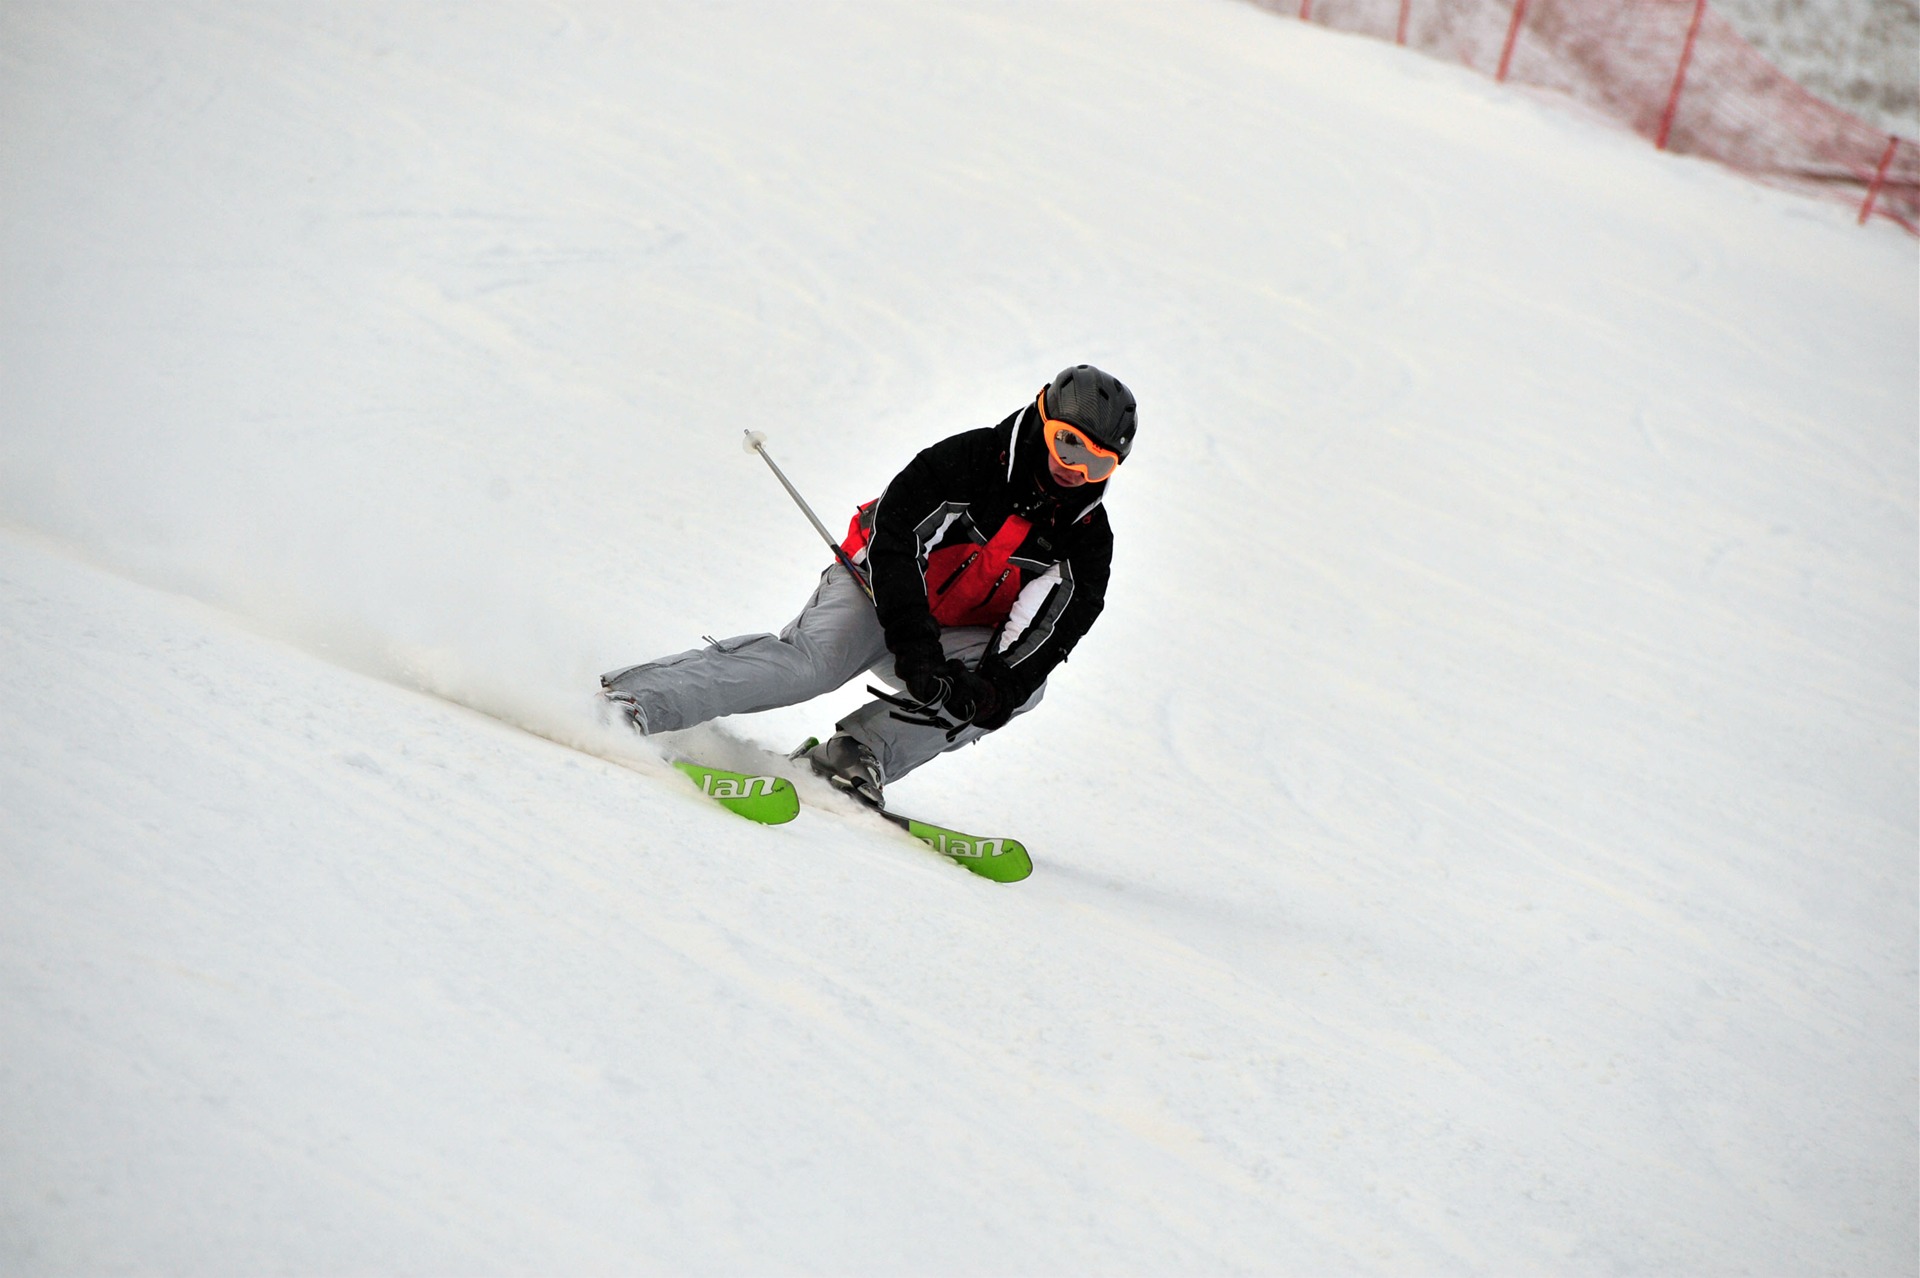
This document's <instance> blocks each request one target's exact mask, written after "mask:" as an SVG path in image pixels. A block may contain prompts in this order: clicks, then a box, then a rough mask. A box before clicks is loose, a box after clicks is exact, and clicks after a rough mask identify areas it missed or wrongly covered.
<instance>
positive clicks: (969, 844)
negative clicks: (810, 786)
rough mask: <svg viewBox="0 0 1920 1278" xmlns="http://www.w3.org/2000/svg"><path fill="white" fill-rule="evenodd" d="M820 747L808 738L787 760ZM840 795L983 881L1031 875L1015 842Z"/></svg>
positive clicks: (858, 794) (855, 793) (855, 794)
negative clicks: (956, 828) (903, 813)
mask: <svg viewBox="0 0 1920 1278" xmlns="http://www.w3.org/2000/svg"><path fill="white" fill-rule="evenodd" d="M819 744H820V738H819V737H808V738H807V739H806V740H805V741H803V742H801V744H800V748H799V749H798V750H795V751H794V752H793V753H792V754H789V755H788V756H787V757H788V758H789V759H799V758H801V757H802V756H804V755H805V754H806V753H807V751H809V750H811V749H813V748H814V747H815V746H817V745H819ZM841 793H843V794H846V795H847V796H848V797H850V798H852V799H854V800H855V801H857V802H859V803H861V804H863V805H865V806H866V807H869V808H871V809H873V810H874V811H875V812H878V813H879V814H880V815H881V816H883V817H885V818H886V819H887V820H889V821H891V822H893V824H895V825H897V826H899V827H900V828H901V829H903V830H905V831H906V832H907V833H908V834H911V835H912V836H913V837H914V838H916V839H918V840H920V841H921V842H922V843H924V844H926V845H927V846H928V847H930V848H932V849H933V850H934V851H935V852H938V853H939V854H940V855H941V856H944V857H946V858H947V859H948V860H949V861H953V862H955V863H956V864H958V865H962V866H965V867H966V868H967V869H969V870H972V871H973V872H974V873H975V874H978V875H979V876H980V877H981V878H983V879H992V880H993V881H994V882H995V883H1018V882H1019V881H1020V880H1021V879H1024V878H1026V877H1027V876H1028V875H1029V874H1032V873H1033V858H1032V857H1030V856H1028V855H1027V846H1026V844H1024V843H1022V842H1020V840H1018V839H982V838H978V837H976V836H974V835H971V834H962V833H961V832H960V831H958V830H949V829H948V828H947V827H945V826H944V825H934V824H932V823H930V822H927V821H916V820H914V819H913V818H912V817H910V816H902V815H901V814H900V813H898V812H889V811H887V809H886V806H885V805H884V804H882V803H879V802H876V801H875V800H873V799H871V798H868V797H867V795H866V794H865V793H864V792H862V791H859V790H843V791H841Z"/></svg>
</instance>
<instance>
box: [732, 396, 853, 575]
mask: <svg viewBox="0 0 1920 1278" xmlns="http://www.w3.org/2000/svg"><path fill="white" fill-rule="evenodd" d="M745 447H746V450H747V451H748V452H750V453H759V454H760V460H761V461H763V462H765V463H766V464H767V466H768V468H769V469H771V470H772V471H773V477H774V478H775V479H777V480H779V481H780V486H781V487H782V488H784V489H786V490H787V496H789V497H791V498H793V504H794V505H796V506H798V507H800V513H801V514H803V515H805V516H806V517H807V521H808V522H809V523H811V524H812V525H813V529H814V531H815V532H817V533H819V534H820V539H821V540H822V541H824V542H826V543H827V548H828V549H829V550H831V551H833V557H834V558H835V559H838V560H839V561H840V566H841V567H842V568H845V569H846V570H847V571H848V572H850V573H852V574H853V579H854V580H855V581H856V582H858V583H859V584H860V589H862V590H864V591H866V592H867V598H869V599H871V598H873V587H872V586H871V585H869V584H868V582H867V575H866V574H865V573H863V572H861V571H860V570H859V569H858V568H856V567H855V566H854V563H853V558H852V556H850V555H848V554H847V552H846V551H844V550H842V549H840V543H839V542H837V541H835V540H834V539H833V534H832V533H830V532H828V531H827V526H826V525H825V524H823V523H821V522H820V517H819V516H818V515H816V514H814V513H813V507H811V506H809V505H807V499H806V498H805V497H802V496H801V495H800V490H799V489H798V488H795V487H794V486H793V481H792V480H790V479H788V478H787V476H786V472H785V471H783V470H781V469H780V467H779V465H778V464H777V463H775V462H774V460H773V454H771V453H769V452H768V451H767V436H766V432H764V431H758V430H750V431H748V432H747V438H746V444H745Z"/></svg>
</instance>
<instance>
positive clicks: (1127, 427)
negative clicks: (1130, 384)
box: [1047, 364, 1135, 461]
mask: <svg viewBox="0 0 1920 1278" xmlns="http://www.w3.org/2000/svg"><path fill="white" fill-rule="evenodd" d="M1047 416H1049V417H1051V418H1054V419H1055V420H1056V421H1063V422H1070V423H1072V424H1073V425H1075V426H1078V427H1079V428H1080V429H1081V430H1083V431H1085V432H1086V433H1087V437H1088V438H1089V439H1091V440H1092V441H1093V442H1094V443H1096V444H1099V445H1100V446H1102V447H1103V448H1111V449H1112V450H1113V451H1114V452H1116V453H1119V454H1120V460H1121V461H1125V460H1126V459H1127V454H1128V453H1129V452H1131V451H1133V431H1134V426H1135V421H1134V404H1133V392H1132V391H1130V390H1128V389H1127V387H1126V383H1124V382H1122V381H1121V380H1120V379H1119V378H1117V377H1115V376H1114V375H1113V374H1112V373H1103V372H1101V371H1100V370H1099V369H1097V368H1095V367H1094V366H1093V365H1091V364H1075V365H1074V366H1073V367H1072V368H1063V369H1061V370H1060V375H1059V376H1058V377H1056V378H1054V379H1053V384H1052V385H1051V386H1049V387H1047Z"/></svg>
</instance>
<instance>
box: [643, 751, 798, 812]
mask: <svg viewBox="0 0 1920 1278" xmlns="http://www.w3.org/2000/svg"><path fill="white" fill-rule="evenodd" d="M673 766H674V767H676V768H678V769H680V770H681V771H682V772H684V773H686V774H687V775H688V776H689V777H692V778H693V782H694V784H695V785H697V786H699V787H700V792H701V793H702V794H704V795H706V796H707V797H708V798H709V799H712V800H713V801H714V802H716V803H718V804H719V805H720V806H721V807H723V808H726V809H727V810H728V811H730V812H737V813H739V814H740V815H741V816H743V817H745V818H747V820H749V821H758V822H759V823H760V824H761V825H780V824H782V823H784V822H787V821H791V820H793V819H794V818H795V817H797V816H799V815H800V796H799V795H798V794H797V793H795V792H794V788H793V782H791V781H789V780H787V779H786V778H785V777H776V776H749V775H748V774H746V773H744V772H729V771H727V770H726V769H725V768H709V767H707V766H706V765H705V764H701V763H687V762H684V761H682V762H678V763H675V764H674V765H673Z"/></svg>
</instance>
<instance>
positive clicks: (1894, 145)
mask: <svg viewBox="0 0 1920 1278" xmlns="http://www.w3.org/2000/svg"><path fill="white" fill-rule="evenodd" d="M1899 147H1900V139H1899V138H1898V137H1897V136H1895V137H1889V138H1888V139H1887V149H1886V150H1884V151H1882V152H1881V153H1880V167H1879V168H1878V169H1876V170H1875V171H1874V174H1873V181H1872V183H1871V184H1869V185H1868V187H1867V200H1866V203H1864V204H1862V205H1861V206H1860V225H1862V226H1865V225H1866V224H1867V219H1868V218H1870V217H1872V216H1873V202H1874V201H1875V200H1877V199H1879V198H1880V188H1881V187H1882V186H1884V185H1886V181H1887V166H1888V165H1889V164H1892V163H1893V153H1894V152H1895V151H1896V150H1898V149H1899Z"/></svg>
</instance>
